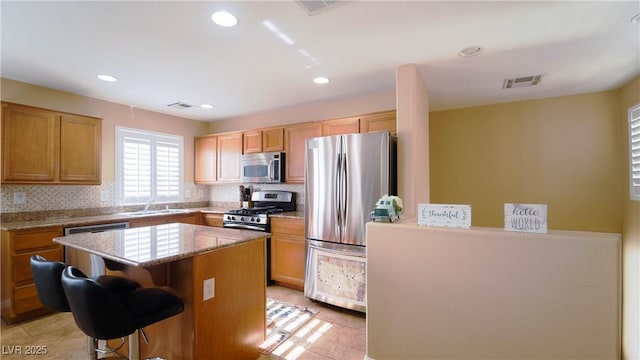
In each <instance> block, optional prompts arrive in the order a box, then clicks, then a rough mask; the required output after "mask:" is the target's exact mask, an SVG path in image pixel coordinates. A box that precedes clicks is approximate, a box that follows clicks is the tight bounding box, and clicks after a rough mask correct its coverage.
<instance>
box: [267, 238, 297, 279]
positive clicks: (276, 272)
mask: <svg viewBox="0 0 640 360" xmlns="http://www.w3.org/2000/svg"><path fill="white" fill-rule="evenodd" d="M304 252H305V247H304V237H301V236H298V235H291V234H276V233H272V234H271V279H272V280H275V281H279V282H282V283H285V284H289V285H294V286H297V287H303V286H304V267H305V263H304V258H305V254H304Z"/></svg>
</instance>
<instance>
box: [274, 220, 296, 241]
mask: <svg viewBox="0 0 640 360" xmlns="http://www.w3.org/2000/svg"><path fill="white" fill-rule="evenodd" d="M271 232H272V233H278V234H291V235H299V236H302V237H303V239H304V221H303V220H302V219H293V218H280V217H272V218H271Z"/></svg>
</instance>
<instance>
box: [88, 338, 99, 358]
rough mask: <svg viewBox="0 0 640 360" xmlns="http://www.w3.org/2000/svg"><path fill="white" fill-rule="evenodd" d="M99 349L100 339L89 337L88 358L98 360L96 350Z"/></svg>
mask: <svg viewBox="0 0 640 360" xmlns="http://www.w3.org/2000/svg"><path fill="white" fill-rule="evenodd" d="M97 348H98V339H94V338H92V337H91V336H87V358H88V359H89V360H98V354H97V353H96V349H97Z"/></svg>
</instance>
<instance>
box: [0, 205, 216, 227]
mask: <svg viewBox="0 0 640 360" xmlns="http://www.w3.org/2000/svg"><path fill="white" fill-rule="evenodd" d="M226 210H228V208H218V207H207V208H192V209H180V211H177V212H162V211H158V212H152V213H148V214H144V215H127V213H117V214H111V215H94V216H68V217H65V216H63V217H55V218H48V219H43V220H29V221H16V222H3V223H2V224H0V230H29V229H38V228H47V227H56V226H62V227H71V226H85V225H95V224H108V223H114V222H121V221H130V220H137V219H144V218H149V217H160V216H172V215H180V214H192V213H199V212H208V213H220V214H222V213H223V212H225V211H226Z"/></svg>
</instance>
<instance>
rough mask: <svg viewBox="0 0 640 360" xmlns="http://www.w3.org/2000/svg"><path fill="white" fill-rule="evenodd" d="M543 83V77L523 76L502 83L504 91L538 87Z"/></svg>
mask: <svg viewBox="0 0 640 360" xmlns="http://www.w3.org/2000/svg"><path fill="white" fill-rule="evenodd" d="M540 81H542V75H533V76H523V77H519V78H515V79H504V82H503V83H502V88H503V89H511V88H521V87H526V86H533V85H538V84H539V83H540Z"/></svg>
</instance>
